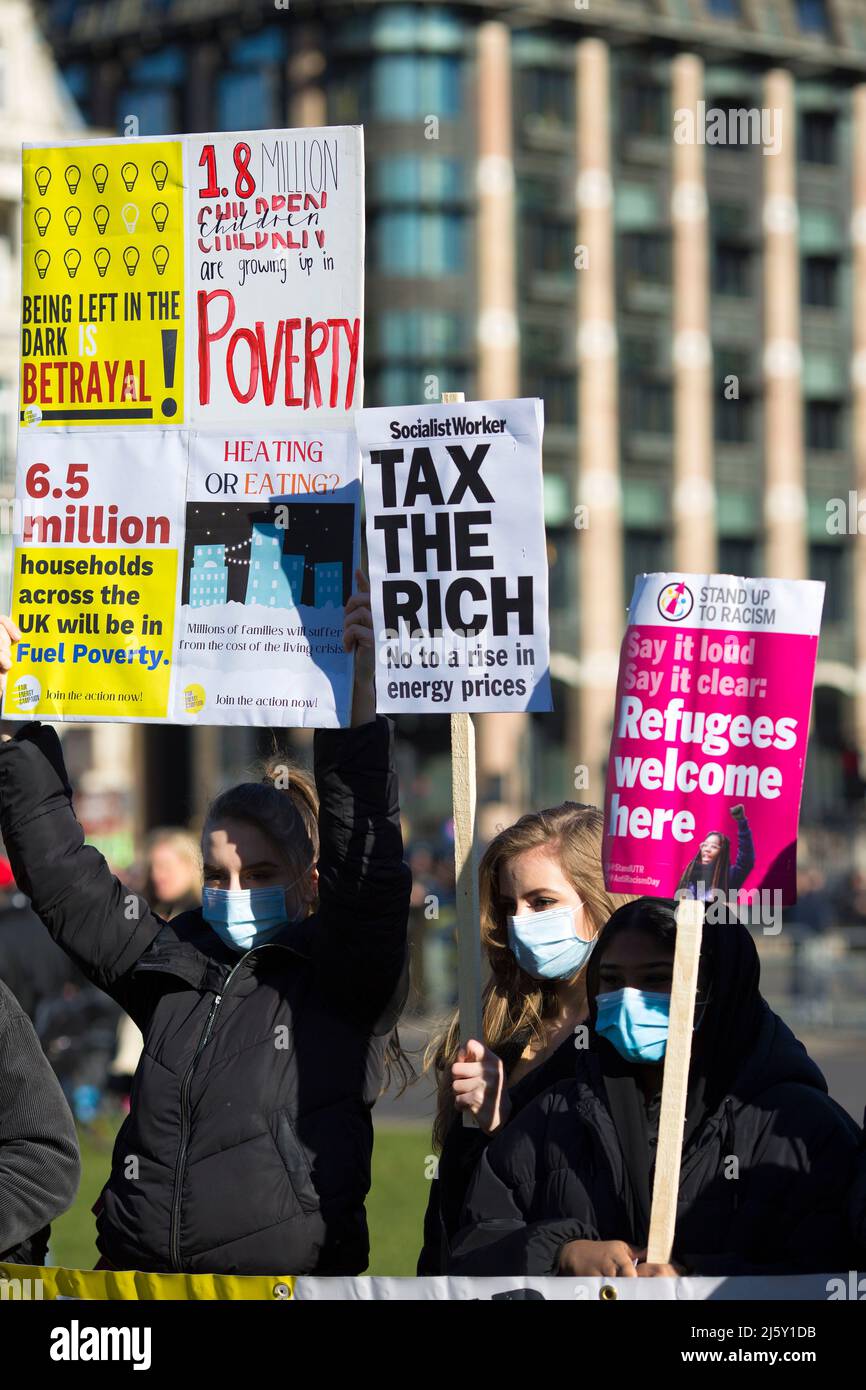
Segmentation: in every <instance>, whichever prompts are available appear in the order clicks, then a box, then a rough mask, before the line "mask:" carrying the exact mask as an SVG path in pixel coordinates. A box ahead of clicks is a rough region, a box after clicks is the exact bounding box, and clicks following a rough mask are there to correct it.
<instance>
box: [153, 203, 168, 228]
mask: <svg viewBox="0 0 866 1390" xmlns="http://www.w3.org/2000/svg"><path fill="white" fill-rule="evenodd" d="M150 215H151V217H152V218H153V220H154V222H155V223H156V230H157V231H158V232H160V233H161V232H162V230H163V228H164V227H165V224H166V222H167V221H168V208H167V206H166V204H165V203H154V205H153V207H152V208H151V210H150Z"/></svg>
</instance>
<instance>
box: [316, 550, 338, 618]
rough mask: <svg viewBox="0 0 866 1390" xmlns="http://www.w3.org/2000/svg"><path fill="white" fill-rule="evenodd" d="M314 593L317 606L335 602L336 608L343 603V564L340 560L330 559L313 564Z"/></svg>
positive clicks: (321, 606)
mask: <svg viewBox="0 0 866 1390" xmlns="http://www.w3.org/2000/svg"><path fill="white" fill-rule="evenodd" d="M313 582H314V593H315V597H314V598H313V603H314V605H315V607H316V608H324V606H325V604H326V603H333V604H334V606H335V607H336V608H341V607H342V605H343V566H342V564H341V562H340V561H339V560H334V561H331V560H328V561H326V562H324V563H322V564H318V565H314V566H313Z"/></svg>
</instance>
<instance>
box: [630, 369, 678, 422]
mask: <svg viewBox="0 0 866 1390" xmlns="http://www.w3.org/2000/svg"><path fill="white" fill-rule="evenodd" d="M621 391H622V410H623V420H624V422H625V428H626V431H627V432H628V433H629V434H660V435H665V436H667V437H670V435H671V434H672V433H673V398H672V393H671V386H670V382H668V381H656V380H654V379H652V378H651V377H635V376H631V375H630V374H629V375H627V376H625V377H624V378H623V381H622V386H621Z"/></svg>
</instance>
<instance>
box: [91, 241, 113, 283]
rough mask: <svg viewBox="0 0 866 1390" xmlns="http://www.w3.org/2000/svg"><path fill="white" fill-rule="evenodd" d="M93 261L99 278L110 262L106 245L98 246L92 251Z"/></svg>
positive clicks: (102, 275) (109, 254)
mask: <svg viewBox="0 0 866 1390" xmlns="http://www.w3.org/2000/svg"><path fill="white" fill-rule="evenodd" d="M93 263H94V265H95V266H96V269H97V270H98V271H99V276H100V279H102V278H103V277H104V275H105V272H106V271H107V269H108V267H109V264H110V263H111V252H110V251H109V249H108V247H107V246H100V247H99V250H98V251H94V253H93Z"/></svg>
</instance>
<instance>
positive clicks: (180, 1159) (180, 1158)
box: [169, 941, 292, 1273]
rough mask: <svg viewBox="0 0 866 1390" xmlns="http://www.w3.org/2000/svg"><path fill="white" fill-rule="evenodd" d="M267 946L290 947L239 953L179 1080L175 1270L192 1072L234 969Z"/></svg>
mask: <svg viewBox="0 0 866 1390" xmlns="http://www.w3.org/2000/svg"><path fill="white" fill-rule="evenodd" d="M271 947H277V948H278V949H280V950H286V951H291V950H292V947H291V946H283V944H282V943H281V942H279V941H269V942H268V943H267V944H266V945H265V946H254V947H253V948H252V950H250V951H247V952H245V954H244V955H242V956H241V958H240V960H239V961H238V962H237V963H236V964H235V965H233V966H232V968H231V970H230V971H229V973H228V975H227V976H226V979H225V984H224V985H223V987H222V991H221V992H220V993H219V994H217V995H215V996H214V1001H213V1003H212V1004H211V1006H210V1011H209V1013H208V1016H207V1019H206V1020H205V1025H204V1028H203V1029H202V1034H201V1037H200V1038H199V1040H198V1046H197V1047H196V1050H195V1053H194V1054H193V1058H192V1061H191V1062H190V1064H189V1066H188V1067H187V1069H186V1071H185V1073H184V1078H183V1081H182V1082H181V1087H180V1144H179V1145H178V1150H177V1159H176V1161H175V1165H174V1192H173V1193H172V1201H171V1225H170V1227H169V1253H170V1258H171V1265H172V1269H173V1270H175V1271H176V1272H177V1273H180V1272H181V1265H180V1208H181V1192H182V1190H183V1179H184V1176H185V1173H186V1155H187V1148H188V1146H189V1093H190V1088H191V1086H192V1078H193V1072H194V1071H195V1069H196V1065H197V1063H198V1059H199V1057H200V1056H201V1054H202V1052H203V1051H204V1049H205V1047H206V1046H207V1042H208V1039H209V1038H210V1035H211V1033H212V1032H213V1026H214V1021H215V1019H216V1016H217V1012H218V1010H219V1007H220V1004H221V1003H222V1001H223V999H224V998H225V996H226V994H227V993H228V988H229V985H230V984H231V982H232V979H233V977H234V975H235V974H236V973H237V971H238V970H240V968H241V966H242V965H243V963H244V961H245V960H249V958H250V956H252V955H255V953H256V951H265V950H268V949H270V948H271Z"/></svg>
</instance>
